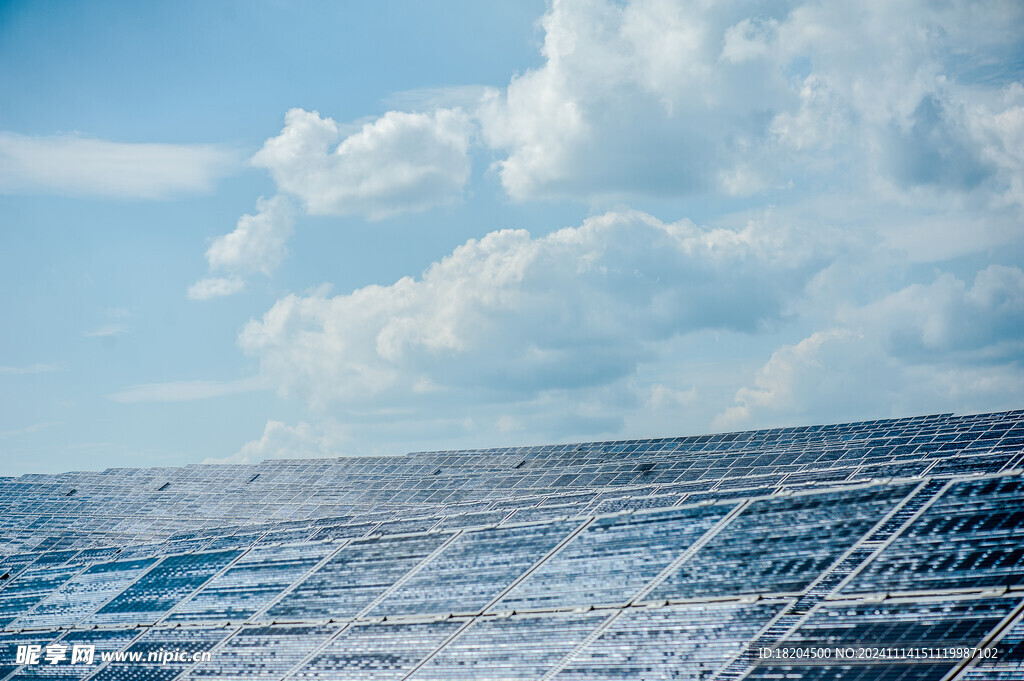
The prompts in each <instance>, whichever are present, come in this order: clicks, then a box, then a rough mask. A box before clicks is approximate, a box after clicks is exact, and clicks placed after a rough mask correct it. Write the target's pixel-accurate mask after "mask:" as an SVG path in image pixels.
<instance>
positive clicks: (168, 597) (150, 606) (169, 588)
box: [84, 551, 241, 624]
mask: <svg viewBox="0 0 1024 681" xmlns="http://www.w3.org/2000/svg"><path fill="white" fill-rule="evenodd" d="M239 553H241V552H240V551H216V552H213V553H195V554H186V555H179V556H170V557H168V558H164V559H163V560H162V561H161V562H160V563H159V564H158V565H156V566H155V567H153V568H152V569H150V570H149V572H147V573H146V574H144V575H142V577H140V578H139V579H138V581H136V582H135V583H134V584H132V585H131V586H129V587H128V588H127V589H125V590H124V591H123V592H121V594H120V595H119V596H117V597H116V598H115V599H114V600H112V601H110V602H109V603H107V604H106V605H104V606H103V607H102V608H100V609H99V610H98V611H97V612H96V613H95V614H94V615H92V616H91V617H89V618H87V619H86V620H85V622H84V623H85V624H152V623H154V622H156V621H157V620H159V619H160V618H161V617H163V616H164V614H165V613H167V611H169V610H170V609H171V608H173V607H174V606H175V605H177V604H178V603H179V602H181V601H182V600H183V599H185V598H187V597H188V596H189V595H190V594H191V593H192V592H193V591H195V590H196V589H198V588H199V587H200V586H202V585H203V583H204V582H206V580H208V579H210V577H213V575H215V574H216V573H217V572H218V571H220V570H221V569H222V568H224V567H225V566H226V565H227V564H228V563H230V562H231V561H232V560H234V559H235V558H236V557H238V555H239Z"/></svg>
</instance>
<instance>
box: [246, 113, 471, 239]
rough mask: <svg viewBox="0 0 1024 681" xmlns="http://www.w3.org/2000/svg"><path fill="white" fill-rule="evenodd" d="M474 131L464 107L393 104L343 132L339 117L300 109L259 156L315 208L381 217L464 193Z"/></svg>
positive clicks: (258, 161)
mask: <svg viewBox="0 0 1024 681" xmlns="http://www.w3.org/2000/svg"><path fill="white" fill-rule="evenodd" d="M471 133H472V126H471V124H470V120H469V117H468V116H467V115H466V114H465V113H463V112H462V111H461V110H459V109H437V110H435V111H433V112H432V113H402V112H398V111H390V112H388V113H386V114H384V115H383V116H381V117H380V118H378V119H376V120H374V121H373V122H370V123H366V124H365V125H363V126H362V129H361V130H359V132H356V133H354V134H351V135H348V136H347V137H344V139H342V130H341V128H340V126H339V125H338V124H337V123H335V121H334V120H332V119H330V118H322V117H321V116H320V114H319V113H317V112H315V111H314V112H309V111H304V110H302V109H292V110H291V111H289V112H288V113H287V115H286V116H285V127H284V129H283V130H282V131H281V134H280V135H278V136H277V137H273V138H271V139H269V140H267V141H266V143H264V145H263V148H262V149H261V150H260V151H259V152H258V153H257V154H256V155H255V156H254V157H253V159H252V163H253V164H254V165H256V166H258V167H261V168H266V169H267V170H269V171H270V174H271V175H272V176H273V178H274V181H275V182H276V183H277V186H278V188H279V189H280V190H281V191H283V192H287V193H289V194H292V195H294V196H297V197H299V198H300V199H301V200H302V201H303V203H304V204H305V206H306V210H307V211H308V212H310V213H312V214H320V215H325V214H326V215H346V214H363V215H365V216H367V217H369V218H370V219H380V218H384V217H387V216H390V215H395V214H397V213H402V212H405V211H417V210H423V209H426V208H429V207H431V206H435V205H439V204H444V203H450V202H452V201H454V200H455V199H457V198H458V197H459V196H460V194H461V192H462V188H463V186H464V185H465V184H466V182H467V181H468V179H469V173H470V158H469V145H470V137H471Z"/></svg>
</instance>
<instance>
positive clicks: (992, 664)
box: [960, 613, 1024, 681]
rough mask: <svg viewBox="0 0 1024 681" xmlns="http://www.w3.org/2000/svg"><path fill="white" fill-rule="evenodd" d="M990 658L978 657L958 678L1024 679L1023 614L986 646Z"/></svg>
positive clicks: (986, 680)
mask: <svg viewBox="0 0 1024 681" xmlns="http://www.w3.org/2000/svg"><path fill="white" fill-rule="evenodd" d="M988 648H989V650H990V652H991V653H992V656H991V657H987V656H979V657H978V658H977V659H976V660H975V661H974V664H973V665H971V666H969V667H968V668H967V670H966V671H965V672H964V673H963V675H962V676H961V677H960V678H962V679H963V680H964V681H1021V680H1022V679H1024V613H1021V614H1019V615H1017V618H1016V620H1015V621H1014V623H1013V624H1012V625H1010V626H1009V627H1007V628H1006V629H1005V630H1004V631H1003V632H1002V633H1001V634H1000V636H999V637H998V638H997V639H996V640H995V641H994V642H992V643H990V644H989V646H988Z"/></svg>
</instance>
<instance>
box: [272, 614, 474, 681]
mask: <svg viewBox="0 0 1024 681" xmlns="http://www.w3.org/2000/svg"><path fill="white" fill-rule="evenodd" d="M465 623H466V622H465V620H443V621H437V622H404V623H391V622H380V623H374V624H354V625H351V626H349V627H348V628H347V629H345V630H344V631H343V632H342V633H341V634H339V635H338V636H337V637H335V638H334V639H332V640H331V642H330V643H328V644H327V646H326V647H324V648H323V649H322V650H320V651H319V652H318V653H317V654H316V656H314V657H313V659H311V660H310V661H309V662H307V663H306V664H305V665H303V666H302V667H301V668H300V669H298V670H297V671H296V672H295V673H294V674H292V676H291V677H290V678H292V679H345V681H390V680H394V681H399V680H400V679H402V678H404V677H405V675H406V674H408V673H409V672H410V671H412V669H413V668H414V667H415V666H416V665H417V664H418V663H419V662H420V661H421V660H423V659H424V658H426V657H427V655H429V654H430V653H432V652H433V651H434V650H436V649H437V648H438V647H439V646H440V645H441V644H442V643H444V642H445V640H447V639H448V637H450V636H451V635H452V634H454V633H455V632H456V631H458V629H459V628H460V627H462V626H463V625H464V624H465Z"/></svg>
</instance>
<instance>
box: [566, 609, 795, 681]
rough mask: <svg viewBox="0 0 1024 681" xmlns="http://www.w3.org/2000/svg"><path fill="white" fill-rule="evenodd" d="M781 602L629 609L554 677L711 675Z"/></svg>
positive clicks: (577, 680) (647, 680)
mask: <svg viewBox="0 0 1024 681" xmlns="http://www.w3.org/2000/svg"><path fill="white" fill-rule="evenodd" d="M783 606H784V603H782V602H762V603H756V604H750V603H714V604H708V603H701V604H691V605H685V606H668V607H664V608H642V609H633V610H630V611H627V612H624V613H623V614H622V615H620V616H619V617H617V618H616V619H615V620H614V621H613V622H612V623H611V624H610V625H609V626H608V628H607V629H605V630H604V631H603V632H602V633H601V635H600V636H599V637H597V638H596V639H595V640H594V641H592V642H591V643H590V644H589V645H587V646H586V647H584V648H583V649H582V650H579V651H578V652H577V653H576V654H575V655H573V657H572V659H571V660H570V661H569V662H568V663H566V664H565V666H564V668H563V669H562V670H561V671H560V672H559V673H558V674H557V675H555V677H554V678H555V679H564V680H565V681H587V680H590V679H607V680H609V681H611V680H622V681H625V680H626V679H642V680H643V681H657V680H659V679H705V678H710V677H711V676H713V675H714V674H715V673H716V672H717V671H718V670H720V669H721V668H722V667H724V666H725V664H726V662H728V661H729V660H730V659H731V658H732V657H734V656H735V655H737V654H739V653H740V652H741V651H742V650H743V649H744V647H745V645H746V644H747V643H748V642H749V641H750V640H751V639H752V638H753V637H754V635H755V634H756V633H757V632H758V631H759V630H760V629H762V628H763V627H764V626H765V625H766V624H767V623H768V622H769V621H770V620H771V619H772V618H773V617H774V616H775V615H777V614H778V613H779V611H780V610H781V609H782V607H783Z"/></svg>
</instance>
